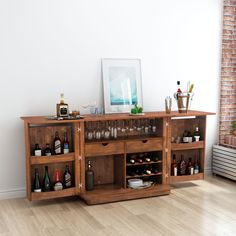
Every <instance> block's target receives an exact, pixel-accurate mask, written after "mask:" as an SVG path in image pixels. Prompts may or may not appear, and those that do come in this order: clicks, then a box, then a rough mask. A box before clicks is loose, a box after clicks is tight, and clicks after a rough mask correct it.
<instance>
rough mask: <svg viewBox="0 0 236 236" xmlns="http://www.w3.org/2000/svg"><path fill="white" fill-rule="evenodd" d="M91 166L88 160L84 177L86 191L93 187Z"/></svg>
mask: <svg viewBox="0 0 236 236" xmlns="http://www.w3.org/2000/svg"><path fill="white" fill-rule="evenodd" d="M91 168H92V165H91V162H90V161H88V165H87V170H86V177H85V182H86V190H87V191H90V190H93V189H94V172H93V170H92V169H91Z"/></svg>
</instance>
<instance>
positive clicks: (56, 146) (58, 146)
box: [53, 131, 62, 155]
mask: <svg viewBox="0 0 236 236" xmlns="http://www.w3.org/2000/svg"><path fill="white" fill-rule="evenodd" d="M53 148H54V154H55V155H59V154H61V153H62V151H61V149H62V148H61V139H60V137H59V134H58V131H56V133H55V138H54V141H53Z"/></svg>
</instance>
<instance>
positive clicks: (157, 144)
mask: <svg viewBox="0 0 236 236" xmlns="http://www.w3.org/2000/svg"><path fill="white" fill-rule="evenodd" d="M158 150H162V138H158V139H143V140H136V141H127V143H126V151H127V152H128V153H131V152H149V151H158Z"/></svg>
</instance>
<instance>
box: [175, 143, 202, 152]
mask: <svg viewBox="0 0 236 236" xmlns="http://www.w3.org/2000/svg"><path fill="white" fill-rule="evenodd" d="M204 147H205V144H204V141H199V142H192V143H171V150H172V151H178V150H189V149H201V148H204Z"/></svg>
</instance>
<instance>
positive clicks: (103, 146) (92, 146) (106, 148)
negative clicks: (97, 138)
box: [85, 141, 125, 156]
mask: <svg viewBox="0 0 236 236" xmlns="http://www.w3.org/2000/svg"><path fill="white" fill-rule="evenodd" d="M124 151H125V146H124V142H109V141H107V142H106V141H104V142H102V143H86V144H85V155H86V156H99V155H111V154H123V153H124Z"/></svg>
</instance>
